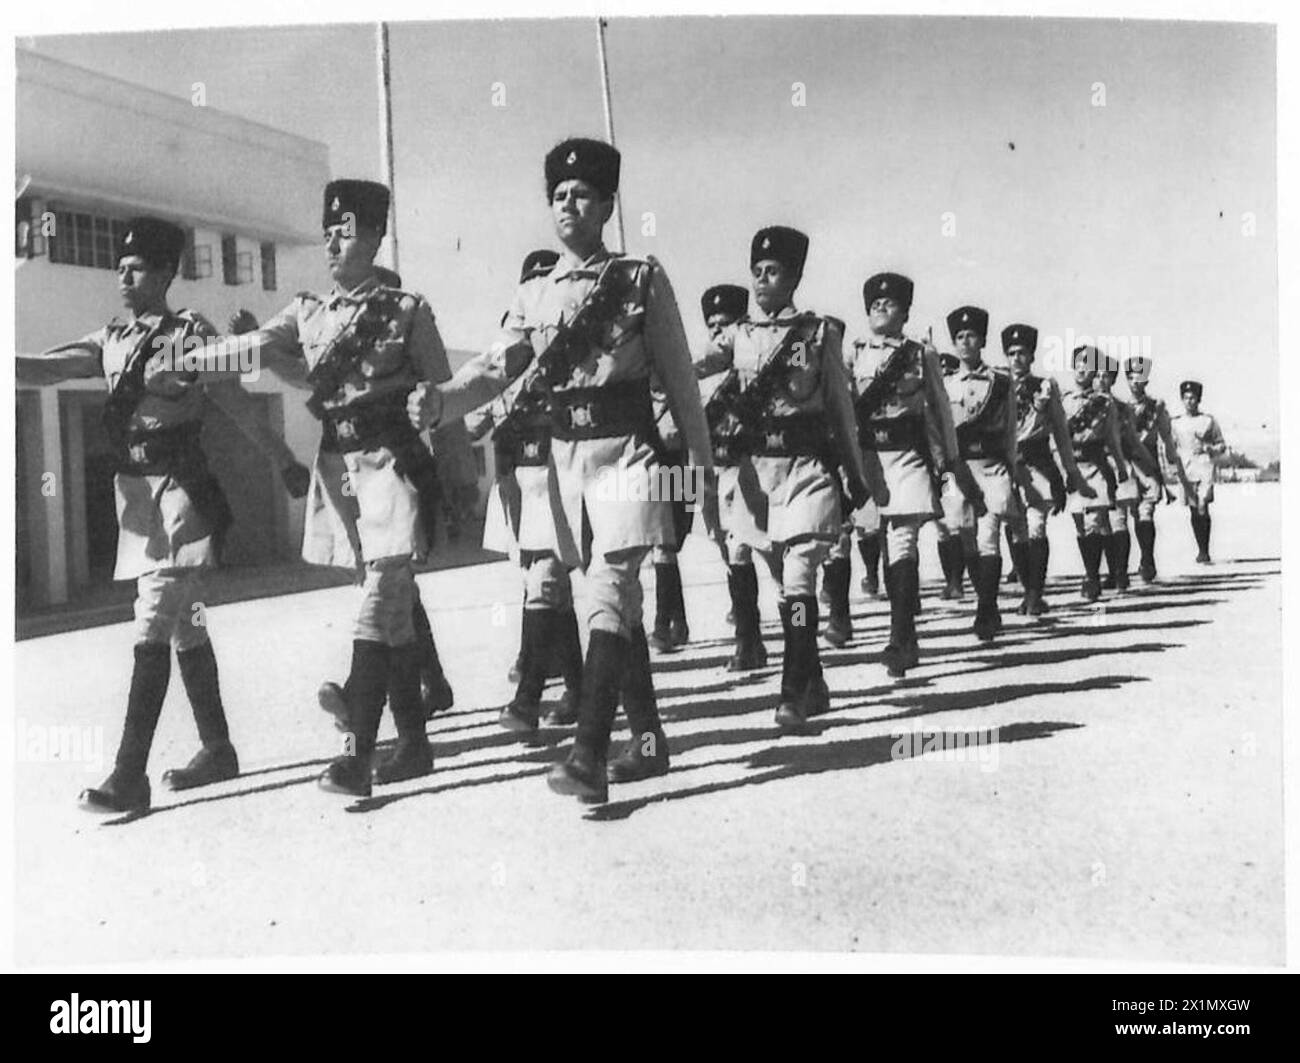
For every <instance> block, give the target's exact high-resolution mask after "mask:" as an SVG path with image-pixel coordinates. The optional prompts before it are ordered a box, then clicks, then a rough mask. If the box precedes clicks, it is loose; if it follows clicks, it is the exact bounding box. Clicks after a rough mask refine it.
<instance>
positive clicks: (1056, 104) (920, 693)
mask: <svg viewBox="0 0 1300 1063" xmlns="http://www.w3.org/2000/svg"><path fill="white" fill-rule="evenodd" d="M250 8H251V5H250ZM239 10H240V11H242V10H243V9H242V7H241V8H240V9H239ZM233 11H235V9H232V12H233ZM252 11H253V13H252V14H250V15H249V16H248V17H247V18H245V19H243V20H242V21H240V20H239V18H238V16H237V15H235V14H232V13H228V12H219V11H211V12H195V11H189V12H187V13H186V15H185V21H184V22H183V23H182V22H178V21H175V20H173V21H168V17H167V8H166V7H163V6H161V5H159V6H158V8H157V10H156V14H155V13H154V12H153V11H152V10H151V11H150V18H151V21H148V22H141V21H139V19H138V18H137V20H136V21H134V22H130V23H127V22H126V21H125V16H123V20H122V21H121V23H120V24H117V25H115V24H114V23H113V22H112V21H111V19H112V17H113V16H111V15H109V14H107V13H106V12H103V11H100V12H99V13H98V15H99V21H96V22H94V23H93V24H92V23H90V22H87V23H86V24H85V25H84V27H81V26H78V25H77V24H72V25H69V24H68V23H67V21H66V20H64V21H62V22H59V24H58V26H57V28H53V29H46V28H39V29H38V31H36V32H28V30H27V27H26V26H25V25H24V24H23V21H22V18H19V19H18V20H17V26H16V29H15V33H14V36H13V47H14V52H13V56H14V71H13V74H14V77H13V82H12V84H13V86H14V92H15V97H14V107H13V111H12V114H13V121H14V127H13V128H14V137H13V150H14V153H15V166H14V173H15V222H14V255H15V257H14V271H13V290H12V303H11V304H9V303H8V300H5V302H6V304H7V305H11V306H12V312H13V328H12V330H11V331H9V332H7V333H6V335H7V336H10V337H12V342H13V344H14V347H13V351H12V357H11V358H10V359H6V361H7V362H8V363H9V364H10V365H11V366H12V370H13V388H14V391H13V395H14V402H13V405H12V407H10V409H11V410H12V416H13V419H14V420H13V425H12V432H10V433H8V434H7V435H6V436H5V438H6V440H9V441H12V445H13V450H12V465H11V466H10V468H11V469H12V475H13V478H14V479H13V485H14V493H13V495H12V496H11V497H12V498H13V499H14V507H13V510H12V515H13V519H12V522H9V521H6V522H5V523H6V524H7V525H9V527H8V528H7V529H6V534H12V536H13V538H12V548H13V566H12V568H10V569H9V572H11V573H12V585H11V586H12V605H13V615H14V641H13V643H12V646H11V652H12V667H13V673H12V683H13V686H12V696H11V699H10V704H11V712H12V719H11V720H10V721H9V726H10V728H11V731H12V735H13V739H12V742H13V744H12V762H11V764H10V766H9V767H10V771H11V773H12V788H11V789H12V801H13V807H12V811H13V816H12V823H13V839H12V846H13V847H12V851H11V854H10V855H11V857H12V865H13V868H14V875H13V886H12V889H13V893H12V905H11V908H12V913H11V914H12V923H13V939H12V942H13V944H12V948H13V955H12V958H11V963H12V966H13V968H14V969H16V970H18V971H25V970H26V971H59V970H104V969H116V968H122V967H128V968H133V969H137V970H159V969H161V970H166V969H169V968H170V967H173V966H175V965H182V966H187V965H188V966H190V967H191V968H194V969H199V970H202V969H204V968H205V967H206V966H207V965H210V964H221V965H224V966H225V968H226V969H232V968H234V967H238V965H241V964H257V963H262V964H266V963H278V962H287V963H291V964H296V965H297V967H296V969H299V970H309V969H312V965H314V964H318V965H320V967H321V969H332V970H339V969H346V968H347V966H348V965H349V964H350V963H354V962H357V963H359V962H362V961H365V962H367V963H370V964H372V965H373V964H378V968H377V969H382V967H383V964H384V962H386V961H384V960H375V959H374V958H375V957H387V958H389V959H390V960H391V961H392V962H395V963H408V962H413V961H417V962H423V963H428V964H431V965H432V966H434V967H440V966H443V965H450V966H451V967H453V968H454V967H455V966H457V964H458V963H459V962H461V961H456V960H454V959H449V957H452V958H454V957H462V958H463V957H465V956H467V955H468V956H479V957H480V961H467V962H486V963H487V966H488V967H489V968H491V967H492V965H493V961H492V959H491V957H492V956H501V955H504V954H511V955H522V956H525V957H532V960H531V963H532V964H533V965H534V966H541V967H542V968H543V969H546V965H547V964H548V962H550V960H548V958H551V959H555V960H559V959H561V958H562V957H566V956H567V957H570V959H569V960H568V961H563V962H568V963H573V962H574V961H573V960H572V957H574V956H581V957H586V958H587V959H586V960H585V961H577V966H579V967H582V966H583V965H584V964H589V965H590V966H591V967H593V968H596V969H607V968H609V967H610V966H611V965H615V966H616V968H620V969H627V970H635V969H638V968H639V967H640V966H641V965H642V964H643V963H646V962H649V961H647V960H645V959H644V957H646V956H651V955H658V956H660V957H668V958H669V961H668V962H674V961H672V959H671V958H672V957H678V958H679V959H681V958H685V957H695V958H696V959H697V960H698V962H700V963H701V964H702V965H704V966H705V967H716V966H717V965H718V964H719V963H722V964H723V966H724V967H729V968H730V969H740V970H744V969H746V968H747V967H748V961H747V960H746V956H747V955H752V956H753V957H755V958H756V959H758V958H761V966H771V967H774V968H776V969H782V968H783V967H784V965H785V964H787V963H794V962H796V961H797V962H798V963H799V964H800V965H801V966H802V968H804V969H816V968H817V967H818V965H819V964H823V963H824V964H831V963H834V964H843V963H845V962H851V963H852V962H857V961H858V960H870V961H872V962H874V964H875V965H876V967H875V969H878V970H879V969H889V968H890V965H891V964H893V963H902V962H906V963H911V964H913V965H919V968H920V969H929V970H944V969H946V968H949V967H951V968H952V969H966V970H969V969H972V965H974V969H976V970H978V969H979V965H981V964H988V963H1001V964H1004V965H1008V969H1012V970H1020V971H1026V970H1034V969H1036V968H1048V967H1052V966H1053V965H1055V966H1056V967H1057V968H1059V967H1060V966H1061V965H1066V966H1069V965H1074V966H1076V967H1078V968H1079V969H1082V970H1088V969H1089V968H1090V966H1091V965H1102V966H1103V967H1105V968H1109V969H1117V968H1125V967H1127V966H1130V965H1137V966H1145V967H1150V966H1151V965H1155V966H1156V967H1157V968H1158V969H1162V970H1171V971H1177V970H1191V969H1197V970H1203V971H1204V970H1249V971H1257V972H1268V971H1281V970H1283V969H1284V968H1285V967H1286V966H1287V965H1288V963H1289V962H1294V957H1293V956H1292V955H1291V954H1290V953H1289V952H1288V948H1287V944H1288V922H1287V904H1286V900H1287V897H1286V892H1287V891H1286V885H1287V875H1286V871H1287V847H1286V844H1285V843H1286V835H1287V831H1286V827H1287V826H1288V822H1287V817H1286V815H1285V809H1284V799H1285V796H1286V793H1287V787H1285V786H1284V781H1286V782H1289V783H1290V788H1291V789H1292V790H1294V787H1295V785H1296V779H1295V775H1294V772H1293V771H1291V772H1287V771H1286V768H1287V766H1288V758H1287V756H1286V744H1285V725H1284V720H1285V713H1284V703H1283V673H1284V666H1285V653H1284V643H1283V624H1282V617H1283V610H1282V603H1283V565H1282V543H1283V534H1282V529H1283V510H1284V495H1283V480H1282V460H1281V459H1282V450H1283V433H1282V423H1281V418H1282V407H1283V405H1284V403H1285V402H1286V401H1287V399H1286V398H1285V395H1286V392H1285V390H1284V387H1283V381H1284V379H1285V377H1286V373H1285V372H1284V366H1283V364H1282V359H1281V357H1280V351H1281V349H1282V333H1281V318H1282V317H1283V316H1284V315H1285V314H1287V313H1288V312H1289V309H1290V308H1291V307H1292V306H1293V305H1294V304H1293V303H1289V302H1288V300H1287V298H1286V293H1285V291H1284V290H1283V288H1282V287H1280V284H1281V283H1283V282H1284V280H1285V278H1283V277H1282V270H1281V267H1280V262H1279V242H1280V240H1279V229H1280V226H1279V187H1280V185H1279V132H1280V127H1281V126H1284V125H1286V124H1287V123H1288V121H1289V122H1292V123H1293V122H1294V121H1295V114H1294V112H1291V113H1289V114H1287V113H1281V114H1280V113H1279V81H1278V79H1279V58H1278V42H1279V26H1278V24H1277V19H1276V16H1277V13H1276V12H1273V13H1272V14H1270V13H1269V11H1268V10H1267V9H1262V8H1261V9H1260V13H1259V17H1255V14H1254V13H1253V9H1251V8H1249V7H1246V8H1238V9H1233V8H1232V7H1230V6H1229V5H1221V6H1220V7H1219V8H1218V9H1217V10H1207V11H1206V12H1204V13H1201V12H1198V13H1197V14H1196V17H1188V18H1183V17H1179V16H1178V13H1177V11H1176V10H1175V9H1173V8H1170V9H1169V10H1168V11H1166V12H1165V13H1164V14H1163V15H1161V16H1155V15H1150V16H1148V14H1147V13H1145V12H1142V13H1140V14H1141V16H1142V17H1136V18H1134V17H1117V16H1114V15H1112V14H1110V13H1109V11H1108V9H1106V8H1095V9H1074V10H1072V11H1069V12H1068V14H1057V13H1054V12H1053V11H1052V9H1051V8H1050V7H1049V8H1048V9H1045V10H1044V12H1043V17H1035V16H1032V15H1031V12H1030V11H1028V10H1021V11H997V12H989V13H981V12H979V11H978V10H975V9H972V10H971V11H970V12H967V13H962V12H956V11H945V12H943V13H938V12H934V11H927V10H925V9H923V8H918V9H917V10H916V11H915V12H912V13H906V12H900V11H894V12H892V13H888V14H884V13H873V12H871V11H869V10H866V9H864V10H861V11H858V12H856V13H852V14H850V13H840V14H795V13H793V12H788V13H784V14H781V13H778V12H776V11H767V12H761V11H759V10H755V11H752V12H745V11H734V12H731V11H727V10H726V9H720V8H713V9H710V8H709V7H707V6H701V7H699V8H698V10H694V11H693V12H691V13H684V12H677V13H672V14H658V13H656V12H654V11H653V10H650V9H644V10H633V11H629V12H628V13H626V14H620V13H619V11H618V10H610V11H608V12H606V13H604V14H600V13H595V12H590V13H589V12H586V11H585V10H583V9H566V8H562V7H559V8H555V9H547V8H538V9H531V10H528V11H514V12H511V13H510V17H496V12H495V10H494V9H491V10H490V9H487V8H484V9H483V10H482V11H476V10H475V9H473V8H464V9H459V10H456V11H455V14H454V17H447V16H446V15H444V14H443V13H439V12H435V11H434V10H433V9H432V8H429V9H422V8H419V7H415V6H413V5H407V6H406V7H405V8H401V7H397V6H394V7H392V8H391V9H390V8H388V7H386V6H384V5H381V6H380V7H377V8H376V9H375V10H374V11H373V12H371V11H369V10H360V9H356V8H345V7H339V6H337V5H331V6H330V7H328V8H322V9H321V10H320V13H319V16H317V15H314V14H311V13H310V12H308V11H306V10H305V9H302V8H292V9H287V8H286V9H285V10H284V11H283V12H282V11H281V8H280V6H279V5H276V6H272V7H269V8H267V13H266V14H265V16H263V17H261V19H260V20H259V18H258V16H257V15H256V11H255V9H252ZM489 16H491V17H489ZM25 17H27V18H29V20H30V26H32V27H40V23H39V22H38V17H39V13H38V12H32V13H29V14H28V15H27V16H25ZM306 18H318V21H315V22H307V21H304V19H306ZM223 19H226V20H231V21H230V24H229V25H224V26H223V25H218V24H217V23H218V22H220V21H222V20H223ZM366 19H368V20H369V21H365V20H366ZM205 23H206V25H205ZM1292 176H1294V174H1293V175H1292ZM1282 187H1284V185H1283V186H1282ZM6 371H8V370H6ZM6 449H7V447H6ZM1293 519H1294V518H1293ZM1292 724H1294V721H1292ZM1289 766H1290V767H1291V768H1294V764H1293V763H1291V764H1290V765H1289ZM1288 776H1289V778H1288ZM1292 885H1293V886H1294V883H1293V884H1292ZM1292 901H1293V903H1294V898H1292ZM483 957H486V958H487V959H486V961H483V960H482V958H483ZM638 957H642V958H641V959H638ZM722 957H730V959H729V960H722V959H720V958H722ZM692 962H694V961H692ZM263 969H265V968H263ZM1165 995H1171V994H1168V993H1166V994H1165ZM1182 995H1183V996H1186V995H1187V994H1186V993H1183V994H1182ZM1117 1006H1118V1005H1117ZM75 1008H76V1005H75V1004H74V1005H73V1011H74V1012H75ZM1130 1018H1132V1021H1135V1022H1136V1021H1142V1020H1141V1018H1140V1017H1135V1016H1131V1015H1130V1016H1127V1017H1126V1016H1123V1015H1121V1016H1120V1017H1118V1018H1115V1019H1114V1021H1115V1022H1127V1021H1129V1019H1130ZM51 1021H52V1022H54V1023H55V1024H57V1022H58V1021H60V1020H58V1019H57V1017H56V1019H55V1020H51ZM70 1021H71V1022H72V1023H73V1024H74V1026H75V1022H76V1018H75V1015H74V1017H73V1018H72V1019H71V1020H70ZM1106 1021H1108V1022H1109V1021H1111V1020H1110V1019H1107V1020H1106ZM1148 1021H1149V1020H1148ZM1160 1021H1162V1022H1164V1021H1166V1019H1161V1020H1160ZM1178 1021H1184V1022H1186V1021H1190V1022H1200V1021H1202V1020H1200V1019H1197V1018H1195V1017H1192V1018H1190V1019H1182V1020H1178ZM1204 1021H1206V1022H1210V1021H1213V1022H1214V1023H1216V1024H1217V1023H1219V1022H1220V1021H1223V1022H1225V1023H1227V1022H1229V1021H1231V1022H1233V1023H1235V1022H1237V1021H1238V1018H1237V1017H1229V1018H1226V1019H1225V1018H1223V1017H1222V1016H1218V1017H1214V1018H1213V1019H1212V1020H1211V1019H1205V1020H1204ZM1240 1021H1242V1022H1243V1023H1244V1022H1247V1021H1248V1020H1247V1019H1245V1018H1243V1019H1241V1020H1240ZM51 1028H52V1029H54V1027H53V1026H52V1027H51ZM1198 1028H1199V1027H1198ZM54 1032H56V1033H57V1032H59V1031H58V1030H57V1029H54ZM74 1032H75V1030H74ZM83 1032H84V1029H83ZM1175 1032H1178V1031H1175ZM1216 1032H1224V1033H1228V1034H1231V1033H1234V1032H1235V1031H1234V1030H1225V1031H1216ZM1242 1032H1248V1031H1242Z"/></svg>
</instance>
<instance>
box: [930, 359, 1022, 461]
mask: <svg viewBox="0 0 1300 1063" xmlns="http://www.w3.org/2000/svg"><path fill="white" fill-rule="evenodd" d="M995 374H998V375H1001V376H1005V377H1008V384H1009V385H1010V386H1009V387H1008V388H1007V395H1006V400H1005V401H1004V402H1003V405H1002V410H1001V411H1000V412H999V411H992V412H990V413H987V414H984V415H983V416H984V423H985V424H987V425H988V426H989V433H990V435H991V434H992V426H993V423H994V418H995V417H996V418H997V419H999V420H1001V422H1002V438H1001V440H1000V441H999V448H1000V451H1001V453H1000V455H999V457H1000V458H1001V459H1002V460H1003V461H1005V462H1007V463H1008V465H1009V466H1014V465H1015V461H1016V436H1017V432H1018V429H1019V423H1018V418H1017V416H1016V402H1015V397H1016V382H1015V380H1013V379H1010V378H1009V374H1008V373H1007V372H1006V371H1004V370H999V369H994V368H993V367H992V366H991V365H989V364H988V363H987V362H981V363H980V364H979V365H978V366H976V367H975V368H974V369H971V368H968V367H967V366H966V365H965V364H963V365H961V366H960V367H959V368H958V369H957V371H956V372H955V373H953V374H952V375H951V376H950V377H947V378H946V379H945V380H944V389H945V390H946V391H947V393H948V402H949V405H950V407H951V410H952V418H953V425H954V430H955V428H956V426H957V425H962V424H965V423H966V422H967V421H968V420H969V419H970V417H971V415H972V413H973V412H974V411H975V410H977V409H979V407H980V404H981V403H982V402H983V401H984V400H985V396H986V395H987V394H988V391H989V388H991V387H992V386H993V383H994V375H995ZM989 456H990V457H992V456H993V455H989Z"/></svg>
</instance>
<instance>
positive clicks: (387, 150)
mask: <svg viewBox="0 0 1300 1063" xmlns="http://www.w3.org/2000/svg"><path fill="white" fill-rule="evenodd" d="M375 51H376V53H377V57H378V60H379V165H380V167H381V169H382V170H383V174H384V184H386V185H388V191H389V203H388V265H389V268H391V269H392V270H393V272H394V273H400V272H401V267H400V266H398V264H397V186H396V184H395V178H394V174H393V83H392V68H391V66H390V64H389V61H388V23H387V22H380V23H377V24H376V26H375Z"/></svg>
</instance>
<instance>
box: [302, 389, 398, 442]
mask: <svg viewBox="0 0 1300 1063" xmlns="http://www.w3.org/2000/svg"><path fill="white" fill-rule="evenodd" d="M395 394H396V397H395V398H392V399H384V400H383V401H379V402H370V403H364V404H359V405H355V406H343V407H339V408H337V409H329V410H326V411H325V419H324V420H323V421H322V422H321V427H322V432H321V449H322V450H328V451H333V452H335V453H338V454H350V453H353V452H355V451H359V450H378V449H379V448H381V447H388V448H389V449H391V450H397V449H400V448H402V447H405V446H409V445H410V442H411V440H412V439H416V440H418V438H419V433H418V432H416V430H415V427H414V426H413V425H412V424H411V422H410V419H409V418H408V417H407V416H406V396H405V395H403V394H401V393H400V392H398V393H395Z"/></svg>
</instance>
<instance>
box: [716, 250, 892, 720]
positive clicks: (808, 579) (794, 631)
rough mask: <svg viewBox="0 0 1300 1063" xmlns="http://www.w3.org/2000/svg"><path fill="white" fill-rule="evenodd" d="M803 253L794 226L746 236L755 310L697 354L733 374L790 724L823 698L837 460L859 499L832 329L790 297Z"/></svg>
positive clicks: (837, 509)
mask: <svg viewBox="0 0 1300 1063" xmlns="http://www.w3.org/2000/svg"><path fill="white" fill-rule="evenodd" d="M807 256H808V237H807V236H805V235H804V234H803V233H801V232H799V231H798V230H797V229H790V228H787V227H785V226H780V225H776V226H771V227H769V228H765V229H760V230H759V231H758V232H757V233H755V234H754V238H753V240H752V241H751V243H750V252H749V261H750V273H751V275H752V276H753V282H754V283H753V291H754V302H755V304H756V305H757V307H758V311H759V315H758V316H753V315H751V316H750V317H748V318H746V319H744V320H743V321H739V322H737V323H736V324H734V325H732V326H731V327H730V328H728V329H725V330H724V331H723V332H722V334H721V335H719V336H718V338H717V339H716V340H715V341H713V343H712V344H711V345H710V350H709V353H708V354H707V355H706V356H705V358H704V359H703V361H704V362H705V364H706V365H709V366H719V365H720V366H725V367H729V368H730V369H731V370H732V372H733V374H734V375H733V376H732V378H731V384H730V392H729V394H730V396H731V398H730V408H731V411H732V414H733V416H734V418H735V420H736V421H738V422H739V425H740V428H741V435H740V440H741V442H740V449H741V451H742V453H743V454H744V455H745V456H743V457H742V458H741V460H740V462H739V464H738V475H737V479H738V483H739V485H740V490H741V493H742V495H743V498H744V503H745V507H746V509H747V510H748V512H749V514H750V516H751V517H752V525H751V526H752V530H751V532H750V533H749V534H750V539H751V541H750V545H751V546H752V547H753V548H754V549H755V550H757V551H759V552H760V553H761V554H762V555H763V556H764V558H765V560H766V561H767V563H768V565H769V567H771V569H772V571H773V575H774V576H775V575H777V574H778V573H779V578H780V580H781V599H780V606H779V608H780V613H781V625H782V630H783V633H784V639H785V642H784V645H785V653H784V661H783V671H782V676H781V700H780V703H779V705H778V707H777V710H776V723H777V726H778V727H780V728H781V729H782V730H787V731H798V730H800V729H802V728H803V727H804V725H805V724H806V722H807V720H808V717H810V716H813V715H816V714H817V713H820V712H825V711H826V709H827V708H829V704H830V695H829V692H828V691H827V688H826V682H825V679H824V678H823V677H822V668H821V660H820V655H819V652H818V647H817V612H818V608H817V569H818V566H819V565H820V564H821V562H822V560H823V559H824V558H825V557H826V554H827V552H828V550H829V548H830V545H831V544H832V543H833V542H834V541H835V540H836V538H837V537H838V536H839V534H840V527H841V524H842V523H843V517H842V514H841V504H840V495H841V484H840V477H839V474H838V472H837V468H842V469H843V470H844V479H845V481H846V483H847V484H848V486H849V490H850V492H851V493H852V495H853V496H854V500H855V502H857V503H858V504H861V502H863V501H865V500H866V498H867V497H868V492H867V488H866V476H865V473H864V471H863V462H862V455H861V454H860V453H859V452H858V448H857V446H856V445H855V444H854V441H853V437H854V422H853V404H852V396H851V394H850V392H849V385H848V380H847V377H846V375H845V372H844V362H843V353H842V350H841V342H842V341H841V335H840V332H839V330H838V329H837V328H835V326H834V325H832V324H829V323H828V322H827V321H826V319H825V318H823V317H819V316H818V315H816V314H812V313H808V312H801V311H799V310H797V309H795V306H794V293H795V290H796V289H797V288H798V286H799V282H800V280H801V279H802V278H803V269H804V263H805V261H806V259H807Z"/></svg>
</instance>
